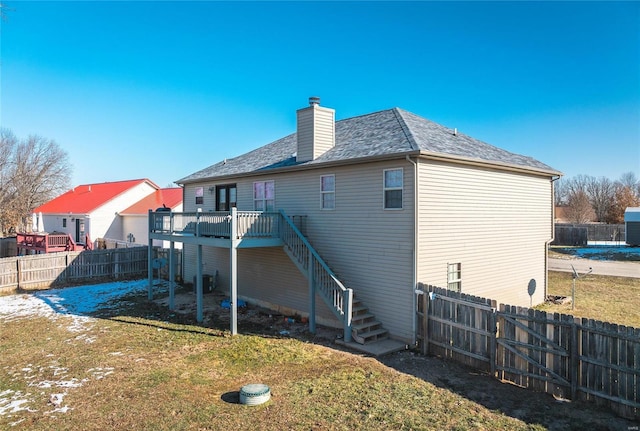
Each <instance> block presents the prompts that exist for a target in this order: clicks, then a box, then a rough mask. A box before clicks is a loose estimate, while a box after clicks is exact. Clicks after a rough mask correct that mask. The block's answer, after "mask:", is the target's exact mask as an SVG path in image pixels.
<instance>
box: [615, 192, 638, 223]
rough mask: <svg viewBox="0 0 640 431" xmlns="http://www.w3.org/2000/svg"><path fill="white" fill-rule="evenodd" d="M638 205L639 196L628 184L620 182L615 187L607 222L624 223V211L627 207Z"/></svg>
mask: <svg viewBox="0 0 640 431" xmlns="http://www.w3.org/2000/svg"><path fill="white" fill-rule="evenodd" d="M638 206H640V197H638V195H637V194H636V192H635V190H633V189H632V188H631V187H630V186H623V185H621V184H619V185H618V187H617V188H616V192H615V195H614V199H613V205H611V208H610V209H609V213H608V214H607V223H613V224H620V223H624V212H625V210H626V209H627V208H628V207H638Z"/></svg>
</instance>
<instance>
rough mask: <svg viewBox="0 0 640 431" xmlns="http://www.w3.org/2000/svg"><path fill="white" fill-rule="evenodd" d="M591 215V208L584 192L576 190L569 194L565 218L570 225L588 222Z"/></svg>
mask: <svg viewBox="0 0 640 431" xmlns="http://www.w3.org/2000/svg"><path fill="white" fill-rule="evenodd" d="M592 215H593V208H591V203H590V202H589V197H588V196H587V193H586V192H585V191H583V190H578V191H576V192H573V193H571V194H569V199H568V202H567V210H566V216H567V219H568V221H569V222H570V223H575V224H582V223H587V222H590V221H591V217H592Z"/></svg>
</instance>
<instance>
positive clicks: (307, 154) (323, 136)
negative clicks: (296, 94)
mask: <svg viewBox="0 0 640 431" xmlns="http://www.w3.org/2000/svg"><path fill="white" fill-rule="evenodd" d="M296 114H297V119H298V127H297V138H298V149H297V153H296V161H298V162H308V161H310V160H315V159H316V158H318V157H320V156H321V155H322V154H324V153H325V152H326V151H328V150H330V149H331V148H333V147H334V145H335V144H336V127H335V122H336V120H335V111H334V110H333V109H330V108H324V107H322V106H320V98H319V97H309V106H308V107H306V108H302V109H298V110H297V111H296Z"/></svg>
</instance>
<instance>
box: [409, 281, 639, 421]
mask: <svg viewBox="0 0 640 431" xmlns="http://www.w3.org/2000/svg"><path fill="white" fill-rule="evenodd" d="M418 293H420V295H419V300H418V301H417V304H418V308H417V316H418V319H419V325H418V340H419V342H420V343H421V344H422V345H421V348H422V352H423V353H424V354H433V355H438V356H442V357H444V358H451V359H453V360H455V361H457V362H461V363H463V364H466V365H469V366H472V367H474V368H477V369H480V370H483V371H489V370H490V372H491V374H492V375H494V376H495V377H497V378H499V379H501V380H504V381H509V382H512V383H514V384H517V385H520V386H523V387H525V388H529V389H532V390H536V391H541V392H547V393H550V394H553V395H554V396H556V397H563V398H568V399H582V400H588V401H593V402H595V403H597V404H599V405H606V406H607V407H608V408H610V409H611V410H613V411H615V412H616V413H617V414H619V415H620V416H623V417H626V418H631V419H640V329H637V328H628V327H625V326H621V325H615V324H611V323H606V322H600V321H595V320H592V319H578V318H575V317H573V316H570V315H565V314H559V313H546V312H543V311H538V310H533V309H528V308H523V307H514V306H510V305H503V304H500V307H499V311H497V310H496V306H495V301H490V300H487V299H484V298H478V297H473V296H468V295H463V294H459V293H457V292H453V291H450V290H446V289H441V288H437V287H434V286H426V285H420V290H418Z"/></svg>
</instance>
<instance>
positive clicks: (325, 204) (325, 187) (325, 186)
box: [320, 175, 336, 210]
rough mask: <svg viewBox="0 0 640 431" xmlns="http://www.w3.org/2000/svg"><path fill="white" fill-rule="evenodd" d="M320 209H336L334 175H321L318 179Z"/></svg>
mask: <svg viewBox="0 0 640 431" xmlns="http://www.w3.org/2000/svg"><path fill="white" fill-rule="evenodd" d="M320 208H322V209H323V210H332V209H335V208H336V177H335V175H322V176H321V177H320Z"/></svg>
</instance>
